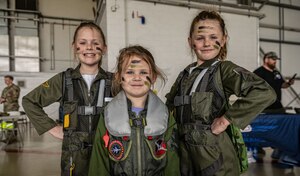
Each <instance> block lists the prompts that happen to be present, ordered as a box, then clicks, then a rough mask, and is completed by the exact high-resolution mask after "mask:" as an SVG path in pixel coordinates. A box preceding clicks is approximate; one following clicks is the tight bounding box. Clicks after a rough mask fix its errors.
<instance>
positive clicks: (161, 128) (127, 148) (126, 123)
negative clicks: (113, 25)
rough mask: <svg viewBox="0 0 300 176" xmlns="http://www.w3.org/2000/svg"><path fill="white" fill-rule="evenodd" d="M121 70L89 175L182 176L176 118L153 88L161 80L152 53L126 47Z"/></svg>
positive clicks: (103, 118)
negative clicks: (158, 78) (177, 143)
mask: <svg viewBox="0 0 300 176" xmlns="http://www.w3.org/2000/svg"><path fill="white" fill-rule="evenodd" d="M117 69H118V70H117V72H116V73H115V77H114V78H115V79H114V81H113V87H112V88H113V90H114V94H117V95H116V96H115V97H114V99H113V100H112V101H111V102H110V103H109V104H108V105H107V106H106V107H105V110H104V112H103V114H101V118H100V120H99V124H98V127H97V130H96V136H95V143H94V147H93V153H92V156H91V163H90V170H89V175H90V176H99V175H105V176H108V175H120V176H121V175H124V176H134V175H136V176H163V175H165V176H177V175H180V172H179V158H178V155H177V145H176V143H175V139H176V138H175V136H176V135H175V134H176V130H175V129H176V123H175V119H174V118H173V116H172V115H169V113H168V108H167V107H166V105H165V104H164V103H163V102H162V101H161V100H160V99H159V97H158V96H157V95H156V94H155V93H153V92H152V90H151V87H152V86H153V84H154V83H155V82H156V78H157V77H161V78H163V77H162V76H163V75H162V73H161V72H160V71H159V70H158V68H157V66H156V64H155V62H154V58H153V56H152V54H151V53H150V52H149V51H148V50H146V49H145V48H143V47H141V46H130V47H127V48H124V49H122V50H121V51H120V56H119V57H118V61H117ZM163 81H164V79H163Z"/></svg>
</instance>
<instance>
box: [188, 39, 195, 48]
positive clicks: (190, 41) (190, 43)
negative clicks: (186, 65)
mask: <svg viewBox="0 0 300 176" xmlns="http://www.w3.org/2000/svg"><path fill="white" fill-rule="evenodd" d="M188 42H189V45H190V47H191V48H194V46H193V42H192V39H191V38H190V37H189V38H188Z"/></svg>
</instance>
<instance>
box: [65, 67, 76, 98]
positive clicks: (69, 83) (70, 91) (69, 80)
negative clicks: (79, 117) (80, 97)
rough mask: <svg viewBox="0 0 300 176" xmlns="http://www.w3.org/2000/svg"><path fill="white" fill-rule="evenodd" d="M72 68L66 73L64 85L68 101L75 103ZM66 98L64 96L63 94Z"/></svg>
mask: <svg viewBox="0 0 300 176" xmlns="http://www.w3.org/2000/svg"><path fill="white" fill-rule="evenodd" d="M72 70H73V69H72V68H68V69H67V70H66V71H64V79H63V81H65V84H64V88H66V89H67V93H68V95H67V100H68V101H73V99H74V97H73V93H74V89H73V81H72V77H71V72H72ZM63 93H65V90H64V91H63ZM63 96H64V94H63Z"/></svg>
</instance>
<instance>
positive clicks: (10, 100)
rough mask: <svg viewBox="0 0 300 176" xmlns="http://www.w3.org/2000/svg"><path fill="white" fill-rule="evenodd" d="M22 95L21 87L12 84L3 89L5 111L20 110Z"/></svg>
mask: <svg viewBox="0 0 300 176" xmlns="http://www.w3.org/2000/svg"><path fill="white" fill-rule="evenodd" d="M19 96H20V87H19V86H17V85H15V84H12V85H10V86H7V87H6V88H4V89H3V91H2V95H1V97H2V98H5V102H4V103H3V106H4V108H3V111H4V112H9V111H18V110H19V107H20V106H19V102H18V99H19Z"/></svg>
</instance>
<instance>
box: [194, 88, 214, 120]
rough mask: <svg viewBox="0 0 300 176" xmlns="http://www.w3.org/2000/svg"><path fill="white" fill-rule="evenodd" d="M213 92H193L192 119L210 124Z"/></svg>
mask: <svg viewBox="0 0 300 176" xmlns="http://www.w3.org/2000/svg"><path fill="white" fill-rule="evenodd" d="M213 96H214V94H213V92H193V93H192V97H191V108H192V118H194V120H201V121H203V122H206V123H208V122H210V115H211V112H212V102H213Z"/></svg>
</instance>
